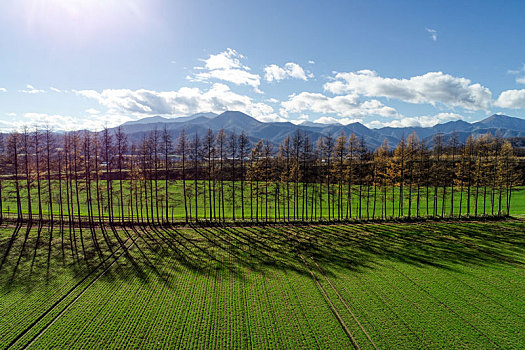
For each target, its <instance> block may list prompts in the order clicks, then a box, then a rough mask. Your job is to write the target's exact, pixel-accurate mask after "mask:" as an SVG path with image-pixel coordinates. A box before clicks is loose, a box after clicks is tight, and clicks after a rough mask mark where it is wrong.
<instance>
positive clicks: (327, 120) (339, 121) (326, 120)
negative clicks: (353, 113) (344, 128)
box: [314, 117, 363, 125]
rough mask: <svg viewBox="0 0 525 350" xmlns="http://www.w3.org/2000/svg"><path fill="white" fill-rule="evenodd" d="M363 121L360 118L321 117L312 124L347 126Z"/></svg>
mask: <svg viewBox="0 0 525 350" xmlns="http://www.w3.org/2000/svg"><path fill="white" fill-rule="evenodd" d="M362 121H363V120H362V119H360V118H355V119H352V118H334V117H321V118H318V119H316V120H314V123H320V124H343V125H348V124H352V123H361V122H362Z"/></svg>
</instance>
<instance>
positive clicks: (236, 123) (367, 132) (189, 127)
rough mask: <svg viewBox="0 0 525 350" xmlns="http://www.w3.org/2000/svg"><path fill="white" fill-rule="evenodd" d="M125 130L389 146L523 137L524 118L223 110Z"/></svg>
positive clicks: (136, 135) (137, 136) (134, 136)
mask: <svg viewBox="0 0 525 350" xmlns="http://www.w3.org/2000/svg"><path fill="white" fill-rule="evenodd" d="M121 127H122V129H123V131H124V132H126V133H127V134H128V138H129V140H130V141H140V140H141V139H142V138H143V137H144V136H145V135H147V134H148V133H149V132H151V131H153V130H155V129H157V130H163V129H164V128H166V129H167V130H168V132H169V133H170V135H171V136H172V137H173V138H174V139H175V138H176V137H177V136H178V135H179V133H180V132H181V130H182V129H185V131H186V133H187V134H188V135H194V134H195V133H197V134H199V136H203V135H204V134H205V133H206V132H207V131H208V129H211V130H213V131H214V132H217V131H218V130H220V129H224V130H225V131H226V132H236V133H238V134H239V133H241V132H242V131H243V130H244V131H245V132H246V134H247V135H248V138H249V139H250V141H252V142H257V141H258V140H260V139H265V140H268V141H270V142H272V143H273V144H275V145H277V144H279V143H280V142H282V141H283V140H284V138H285V137H286V135H291V134H293V133H294V132H295V131H296V130H301V132H303V133H304V134H308V135H309V137H310V139H311V140H312V141H313V142H314V144H315V142H316V141H317V139H318V138H319V137H320V136H322V135H325V136H326V135H332V136H334V137H337V136H339V134H340V133H341V132H344V133H345V134H346V135H350V134H351V133H355V134H356V136H357V137H358V138H359V139H364V141H365V143H366V145H367V147H369V148H371V149H374V148H376V147H378V146H380V145H381V143H383V141H384V140H385V139H387V140H388V142H389V144H390V145H391V146H395V145H397V143H398V142H399V141H400V140H401V138H403V137H407V136H408V135H410V134H411V133H413V132H415V133H416V134H417V135H418V137H419V138H420V139H421V140H423V141H424V142H426V143H429V144H430V143H431V141H432V138H433V136H434V135H436V134H442V135H443V137H444V139H445V141H446V140H447V139H448V138H449V137H450V136H452V135H453V134H455V135H457V137H458V139H459V141H460V142H464V141H465V140H466V139H467V137H468V136H469V135H473V136H478V135H482V134H486V133H488V132H490V133H491V134H493V135H499V136H501V137H504V138H511V137H512V138H516V137H525V120H524V119H521V118H515V117H509V116H506V115H502V114H494V115H492V116H490V117H488V118H486V119H483V120H481V121H479V122H474V123H468V122H465V121H463V120H457V121H450V122H447V123H443V124H436V125H434V126H432V127H403V128H394V127H383V128H378V129H370V128H367V127H366V126H365V125H363V124H361V123H352V124H348V125H342V124H319V123H312V122H305V123H303V124H300V125H295V124H292V123H290V122H269V123H265V122H261V121H259V120H257V119H255V118H253V117H251V116H249V115H247V114H245V113H242V112H237V111H226V112H224V113H221V114H215V113H197V114H194V115H190V116H187V117H179V118H164V117H160V116H154V117H148V118H144V119H140V120H136V121H130V122H126V123H124V124H122V125H121Z"/></svg>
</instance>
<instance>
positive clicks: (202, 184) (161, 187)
mask: <svg viewBox="0 0 525 350" xmlns="http://www.w3.org/2000/svg"><path fill="white" fill-rule="evenodd" d="M61 185H62V203H63V208H64V214H65V215H67V213H68V209H67V205H66V203H67V199H66V198H67V197H66V190H65V188H66V184H65V181H62V184H61ZM46 186H47V182H46V181H42V197H43V201H42V211H43V214H44V215H48V214H49V212H50V210H49V207H48V204H47V200H48V199H47V198H48V195H47V187H46ZM52 186H53V189H54V191H53V213H54V215H55V218H56V217H58V214H59V204H58V203H59V202H60V195H59V191H58V188H59V184H58V181H52ZM100 186H101V214H102V216H103V217H108V215H109V208H108V205H107V192H106V187H105V182H104V181H102V182H101V183H100ZM122 186H123V199H124V206H125V210H124V216H127V217H131V215H133V216H134V218H136V217H137V215H140V216H143V217H146V216H149V217H157V209H158V211H159V214H158V215H159V216H160V217H161V218H162V217H164V216H166V211H165V202H166V201H165V182H164V181H158V183H157V195H158V196H157V195H156V194H155V190H154V187H155V186H154V185H152V186H153V188H152V189H151V190H150V189H149V186H150V185H149V184H148V194H147V195H146V194H145V193H143V192H141V194H140V195H139V196H138V197H137V194H136V193H133V195H132V196H131V195H130V190H129V182H128V181H123V185H122ZM274 186H275V185H274V184H268V187H267V188H266V187H265V184H264V183H263V182H260V184H259V192H260V196H259V203H258V205H257V199H256V195H255V187H256V185H255V183H253V192H254V194H253V196H252V197H250V183H249V182H246V183H245V184H244V218H245V219H246V220H255V219H256V217H257V219H258V220H259V221H264V220H266V218H267V217H268V219H269V220H274V219H275V218H276V217H279V218H281V219H282V220H284V218H285V217H288V216H289V217H290V219H291V220H302V219H304V218H306V219H307V220H309V218H310V216H311V215H315V218H317V219H318V220H319V219H324V220H326V219H328V218H329V217H330V218H331V219H334V218H337V217H338V210H339V207H338V203H337V198H338V197H337V195H338V188H337V185H332V186H331V188H330V191H331V192H332V193H333V195H331V196H330V200H329V196H328V188H327V186H326V185H323V187H322V189H321V191H322V196H321V198H322V200H320V199H319V194H318V193H319V192H318V191H320V188H319V185H317V184H315V185H314V184H308V186H306V187H307V193H308V194H307V196H306V199H307V200H306V201H304V202H303V199H302V196H303V193H304V192H303V190H304V189H303V186H304V184H302V183H300V184H298V185H297V187H295V185H294V183H290V184H289V196H290V200H289V201H286V184H280V195H279V201H278V203H279V206H278V208H277V210H276V208H275V206H276V204H275V203H276V202H275V187H274ZM112 187H113V215H114V216H115V217H119V215H120V211H119V203H120V191H119V189H120V183H119V181H118V180H114V181H113V182H112ZM186 187H187V206H188V214H189V216H190V217H191V218H195V216H196V214H197V215H198V217H199V219H201V220H203V219H210V207H212V209H213V210H212V213H213V214H214V215H215V218H220V216H221V215H222V212H223V209H222V208H221V202H222V200H221V189H220V182H217V183H216V184H215V194H214V195H212V196H215V202H214V204H213V202H212V205H211V206H210V200H209V198H210V191H209V190H210V188H209V187H208V182H207V181H199V182H198V186H197V187H198V200H197V206H198V209H197V213H196V210H195V197H194V196H193V193H194V188H195V186H194V182H193V181H187V182H186ZM266 189H267V191H268V204H267V203H266V196H265V194H264V193H265V191H266ZM296 190H297V192H298V194H299V201H298V203H297V204H296V205H295V203H294V193H295V191H296ZM376 190H377V192H376V200H375V212H374V200H373V199H374V196H373V194H374V188H373V187H370V189H369V190H368V191H367V187H366V186H363V187H362V188H361V189H359V187H358V186H354V187H353V188H352V196H351V201H349V198H348V191H347V188H346V187H345V188H343V193H342V203H343V205H342V207H341V218H342V219H345V218H346V213H347V211H348V214H349V217H350V218H353V219H356V218H361V219H371V218H372V217H373V218H381V217H382V208H383V205H384V203H383V201H384V197H383V192H382V189H381V188H380V187H378V188H377V189H376ZM359 191H361V195H362V196H361V198H362V199H361V201H359V199H358V198H359V196H358V194H359ZM454 191H455V192H454V201H453V205H454V216H458V215H459V214H460V197H461V195H460V189H459V188H455V189H454ZM476 192H477V193H478V203H477V215H480V216H481V215H484V214H486V215H491V214H492V196H491V189H490V188H487V191H486V193H487V195H486V200H484V188H483V187H480V188H479V189H477V190H476V188H475V187H473V188H472V189H471V194H470V214H471V215H475V214H474V213H475V209H476ZM86 193H87V191H86V189H85V186H84V185H83V184H82V183H80V184H79V198H78V202H77V198H76V192H75V191H73V193H72V194H71V199H72V203H73V204H74V207H73V209H72V215H75V216H76V215H77V214H78V210H77V203H79V204H80V214H81V215H82V216H87V215H88V200H87V198H86ZM367 193H368V194H369V200H367ZM416 193H417V189H416V187H413V189H412V204H411V216H412V217H415V216H416V215H417V205H416V201H417V194H416ZM152 194H153V201H152V200H151V198H152V196H151V195H152ZM408 194H409V189H408V187H405V189H404V192H403V197H404V200H403V211H402V212H400V210H399V195H400V191H399V187H396V188H394V198H395V205H394V208H392V207H393V205H392V188H387V193H386V202H385V203H386V213H385V217H386V218H390V217H397V216H401V217H403V216H405V217H406V216H408V209H409V199H408ZM37 195H38V191H37V188H36V186H35V185H34V184H33V187H32V190H31V198H32V201H31V204H32V213H33V215H37V214H38V200H37V198H38V197H37ZM91 195H92V206H93V210H94V213H95V215H98V211H97V198H96V187H95V184H93V185H92V187H91ZM434 195H435V193H434V188H433V187H430V188H429V189H428V196H427V192H426V188H425V187H421V188H420V196H419V197H420V216H422V217H426V216H432V215H433V213H434ZM21 196H22V212H23V213H24V215H26V216H27V213H28V208H29V206H28V201H27V198H28V195H27V192H26V189H25V188H23V189H21ZM168 196H169V209H168V213H169V215H168V216H169V217H170V219H171V220H172V221H181V220H184V218H185V209H184V196H183V186H182V182H181V181H178V182H170V184H169V188H168ZM442 196H443V188H442V187H440V188H438V192H437V201H436V204H437V207H436V208H437V214H438V216H440V215H441V213H444V216H449V215H450V207H451V189H450V187H447V188H446V189H445V202H444V204H445V205H444V208H443V201H442ZM427 197H428V201H429V203H428V206H427V203H426V201H427ZM2 198H3V205H2V209H3V211H4V213H5V214H6V215H10V216H11V217H16V196H15V192H14V183H13V182H12V181H3V196H2ZM334 198H335V199H334ZM466 198H467V191H466V190H465V189H464V191H463V197H462V201H461V215H463V216H464V215H466V213H467V199H466ZM130 201H133V203H132V204H131V205H130ZM152 202H153V208H151V203H152ZM241 202H242V200H241V191H240V182H236V183H235V198H233V197H232V182H231V181H225V182H224V206H225V207H224V216H225V218H227V219H228V220H231V219H232V218H233V217H234V210H235V218H236V219H237V220H239V219H241V218H242V206H241ZM320 202H322V204H320ZM137 203H138V204H137ZM348 203H351V204H350V206H349V205H348ZM234 204H235V205H234ZM498 205H499V193H498V191H497V190H495V191H494V214H497V212H498ZM234 206H235V209H234V208H233V207H234ZM303 206H304V208H303ZM294 207H295V211H294ZM321 207H322V209H321ZM359 208H361V210H360V211H359ZM329 209H330V213H329ZM131 210H132V211H133V212H132V213H131ZM501 210H502V212H505V211H506V204H505V193H504V192H502V202H501ZM257 212H258V215H257ZM510 214H511V215H522V214H525V190H524V188H523V187H515V188H514V189H513V193H512V199H511V210H510Z"/></svg>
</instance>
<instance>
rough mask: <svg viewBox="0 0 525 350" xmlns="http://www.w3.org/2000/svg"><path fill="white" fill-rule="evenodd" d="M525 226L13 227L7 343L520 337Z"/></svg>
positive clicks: (270, 344)
mask: <svg viewBox="0 0 525 350" xmlns="http://www.w3.org/2000/svg"><path fill="white" fill-rule="evenodd" d="M524 232H525V222H524V221H520V220H506V221H489V222H422V223H418V224H414V223H412V224H399V223H397V224H396V223H383V224H357V225H315V226H292V225H286V226H261V227H216V228H208V227H201V226H191V227H189V226H186V227H174V228H169V229H167V228H160V227H139V226H137V227H131V228H109V227H108V228H106V229H101V228H97V229H96V230H95V229H93V230H90V229H83V230H82V233H80V232H79V231H78V229H76V230H75V231H74V232H72V231H68V230H61V229H60V228H59V227H58V228H57V227H55V228H54V230H50V228H47V227H35V226H34V227H31V228H28V227H25V226H22V227H10V226H9V227H6V226H4V227H2V228H1V229H0V258H1V259H2V261H1V265H0V348H6V347H7V348H13V349H18V348H24V347H31V348H62V349H65V348H82V349H84V348H109V347H111V348H141V349H143V348H151V349H153V348H209V349H217V348H261V349H269V348H300V349H306V348H342V349H348V348H352V346H354V347H359V348H362V349H368V348H371V349H373V348H381V349H393V348H402V349H406V348H414V349H415V348H418V349H419V348H446V349H451V348H478V349H491V348H498V347H501V348H507V349H512V348H514V349H519V348H524V347H525V337H524V334H523V330H524V329H525V295H524V293H523V291H524V290H525V269H524V265H523V264H524V263H525V233H524Z"/></svg>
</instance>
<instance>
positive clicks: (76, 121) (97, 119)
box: [0, 112, 131, 131]
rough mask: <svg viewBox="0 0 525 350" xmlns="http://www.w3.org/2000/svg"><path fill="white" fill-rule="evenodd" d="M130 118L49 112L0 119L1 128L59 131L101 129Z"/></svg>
mask: <svg viewBox="0 0 525 350" xmlns="http://www.w3.org/2000/svg"><path fill="white" fill-rule="evenodd" d="M128 120H131V118H130V117H128V116H123V115H117V114H107V115H92V116H90V117H88V118H77V117H73V116H68V115H59V114H47V113H33V112H30V113H24V114H23V116H21V117H18V118H16V119H15V120H13V121H5V120H4V121H0V129H3V130H6V131H8V130H12V129H13V128H14V129H19V128H21V127H23V126H29V127H40V128H45V127H49V128H51V129H53V130H57V131H70V130H83V129H87V130H100V129H102V128H103V127H104V125H107V126H108V127H113V126H117V125H120V124H122V123H124V122H126V121H128Z"/></svg>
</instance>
